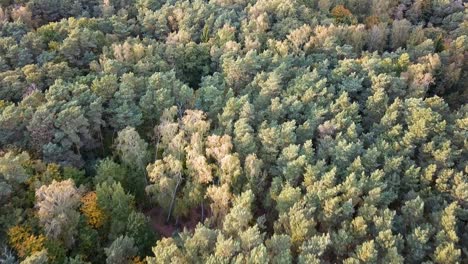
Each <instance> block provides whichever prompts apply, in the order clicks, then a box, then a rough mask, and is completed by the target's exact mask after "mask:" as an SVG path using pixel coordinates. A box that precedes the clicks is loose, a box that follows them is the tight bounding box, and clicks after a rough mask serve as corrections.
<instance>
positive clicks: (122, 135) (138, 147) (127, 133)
mask: <svg viewBox="0 0 468 264" xmlns="http://www.w3.org/2000/svg"><path fill="white" fill-rule="evenodd" d="M147 148H148V143H146V142H145V141H144V140H143V139H142V138H140V135H139V134H138V132H137V131H136V130H135V128H133V127H128V126H127V127H126V128H125V129H123V130H121V131H120V132H119V133H118V134H117V139H116V150H117V153H118V154H119V156H120V158H121V160H122V162H123V163H124V164H126V165H127V166H129V167H133V166H135V167H136V168H137V169H143V168H144V167H145V165H146V159H147V157H148V154H147Z"/></svg>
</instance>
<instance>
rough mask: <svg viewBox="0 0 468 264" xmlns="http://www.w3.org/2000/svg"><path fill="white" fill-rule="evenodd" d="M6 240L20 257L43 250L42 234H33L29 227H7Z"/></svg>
mask: <svg viewBox="0 0 468 264" xmlns="http://www.w3.org/2000/svg"><path fill="white" fill-rule="evenodd" d="M7 234H8V242H9V243H10V245H11V247H12V248H14V249H15V250H16V253H17V254H18V256H19V257H20V258H26V257H27V256H31V255H33V254H34V253H36V252H40V251H42V250H44V242H45V237H44V235H38V236H36V235H34V234H32V233H31V230H30V228H28V227H23V226H13V227H11V228H9V229H8V233H7Z"/></svg>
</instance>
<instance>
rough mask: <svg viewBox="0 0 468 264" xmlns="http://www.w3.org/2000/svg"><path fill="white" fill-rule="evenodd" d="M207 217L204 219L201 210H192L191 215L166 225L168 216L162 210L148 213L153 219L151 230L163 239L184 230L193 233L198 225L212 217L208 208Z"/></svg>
mask: <svg viewBox="0 0 468 264" xmlns="http://www.w3.org/2000/svg"><path fill="white" fill-rule="evenodd" d="M204 213H205V215H204V217H203V219H202V214H201V208H200V207H198V208H194V209H192V210H190V212H189V215H188V216H186V217H180V218H179V219H177V220H171V221H169V223H166V217H167V215H166V214H165V213H164V211H163V210H162V209H161V208H158V207H155V208H152V209H150V210H149V211H147V212H146V215H147V216H148V217H149V218H150V219H151V221H150V224H151V228H152V229H153V230H154V231H155V232H157V233H158V234H160V235H161V236H163V237H171V236H172V235H173V234H174V233H175V232H182V231H183V230H184V229H187V230H189V231H193V230H194V229H195V227H196V226H197V224H198V223H200V222H203V221H204V220H205V219H206V218H208V217H209V216H210V215H211V212H210V210H209V209H208V208H205V212H204Z"/></svg>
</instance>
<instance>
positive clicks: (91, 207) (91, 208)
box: [81, 192, 106, 228]
mask: <svg viewBox="0 0 468 264" xmlns="http://www.w3.org/2000/svg"><path fill="white" fill-rule="evenodd" d="M81 202H82V203H83V204H82V205H81V212H82V213H83V214H84V215H85V216H86V218H87V222H88V224H89V225H91V226H92V227H94V228H100V227H101V226H102V225H104V223H105V222H106V215H105V214H104V212H103V210H102V209H101V208H99V206H98V204H97V195H96V192H89V193H87V194H85V195H84V196H83V198H81Z"/></svg>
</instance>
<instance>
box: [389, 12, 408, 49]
mask: <svg viewBox="0 0 468 264" xmlns="http://www.w3.org/2000/svg"><path fill="white" fill-rule="evenodd" d="M410 30H411V22H409V21H408V20H406V19H403V20H394V21H393V25H392V36H391V42H392V48H393V49H397V48H400V47H405V46H406V42H407V41H408V38H409V34H410Z"/></svg>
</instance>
